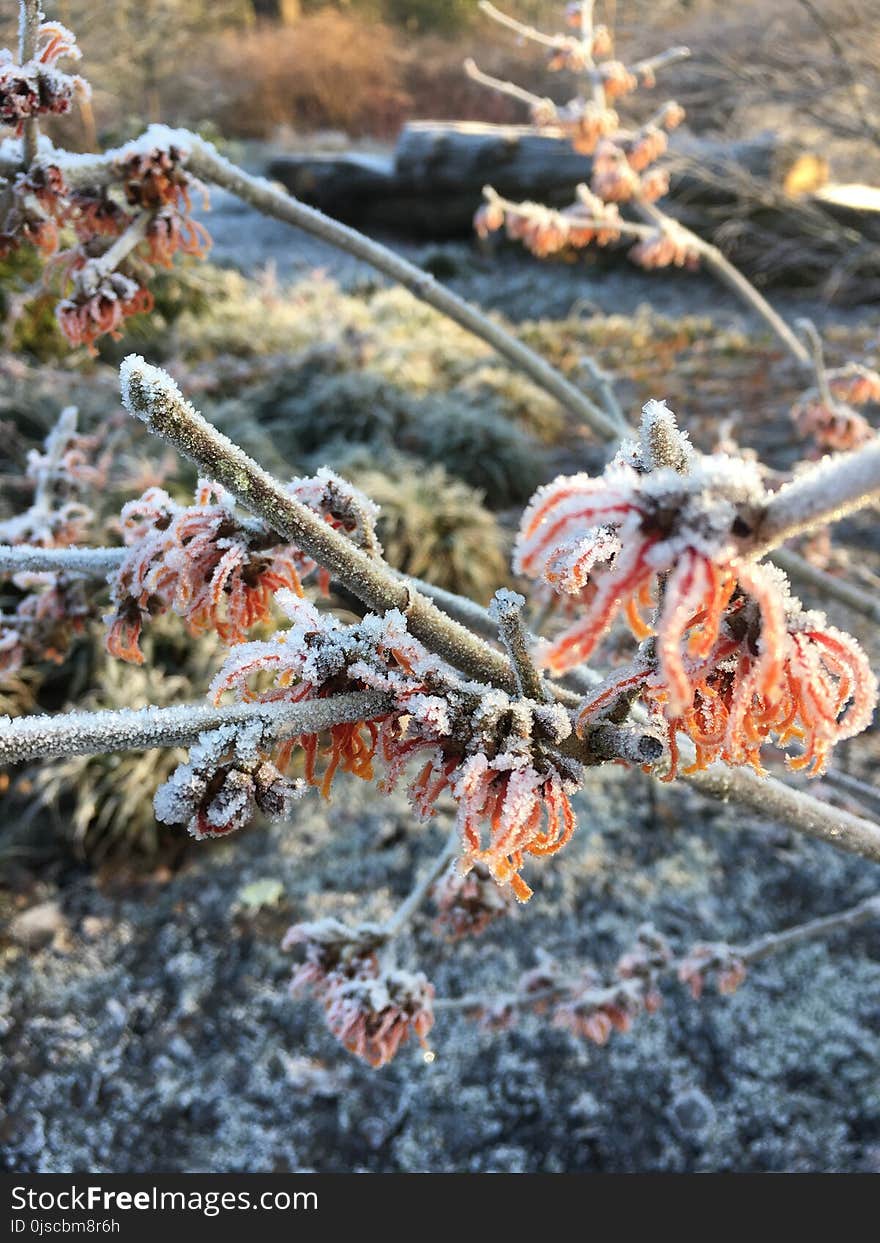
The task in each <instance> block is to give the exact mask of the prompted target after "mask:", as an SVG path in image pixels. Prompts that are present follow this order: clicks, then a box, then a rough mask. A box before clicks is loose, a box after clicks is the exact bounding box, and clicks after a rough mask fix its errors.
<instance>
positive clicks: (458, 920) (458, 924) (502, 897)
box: [432, 859, 513, 941]
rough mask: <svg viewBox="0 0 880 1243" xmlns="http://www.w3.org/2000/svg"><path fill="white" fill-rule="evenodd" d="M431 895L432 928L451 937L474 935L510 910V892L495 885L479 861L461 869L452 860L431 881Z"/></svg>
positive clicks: (456, 862)
mask: <svg viewBox="0 0 880 1243" xmlns="http://www.w3.org/2000/svg"><path fill="white" fill-rule="evenodd" d="M432 896H433V899H434V902H435V904H436V906H437V918H436V920H435V922H434V928H435V931H436V932H438V933H440V934H442V935H445V936H446V937H447V938H448V939H449V940H451V941H459V940H462V939H463V938H464V937H477V936H479V935H480V934H481V933H482V932H485V930H486V929H487V928H488V927H489V926H490V925H491V924H493V923H495V921H496V920H498V919H502V918H503V917H504V916H505V915H508V914H509V913H510V910H511V907H512V905H513V903H512V902H511V895H509V894H508V891H507V890H505V889H504V888H502V887H500V886H499V885H497V884H496V883H495V882H494V881H493V879H492V876H491V874H490V872H489V870H488V868H487V867H486V866H485V865H484V864H482V863H475V864H474V865H473V867H472V868H471V869H470V870H469V871H468V872H467V873H463V872H462V869H461V865H460V864H459V862H458V861H457V860H455V859H454V860H453V861H452V862H451V863H450V864H449V867H448V868H447V869H446V871H445V872H444V873H443V875H442V876H441V877H440V879H439V880H438V881H437V882H436V884H435V885H434V888H433V890H432Z"/></svg>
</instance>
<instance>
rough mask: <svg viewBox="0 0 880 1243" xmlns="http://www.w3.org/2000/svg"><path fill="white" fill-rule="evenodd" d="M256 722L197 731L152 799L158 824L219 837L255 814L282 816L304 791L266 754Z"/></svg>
mask: <svg viewBox="0 0 880 1243" xmlns="http://www.w3.org/2000/svg"><path fill="white" fill-rule="evenodd" d="M264 729H265V727H264V726H263V725H262V724H261V723H260V722H254V723H252V724H250V725H247V726H231V725H225V726H221V727H220V728H219V729H214V730H209V731H206V732H205V733H203V734H201V735H200V737H199V740H198V742H197V743H196V745H195V746H194V747H192V748H191V750H190V753H189V762H188V763H186V764H181V765H179V766H178V767H177V768H176V769H175V770H174V772H173V773H172V774H171V777H170V778H169V779H168V780H167V781H166V782H165V784H164V785H162V786H160V787H159V789H158V790H157V792H156V795H155V798H154V800H153V807H154V810H155V812H156V819H157V820H159V821H160V822H161V823H162V824H171V825H185V826H186V828H187V830H188V832H189V833H190V834H191V836H193V837H195V838H198V839H199V840H201V839H204V838H206V837H225V836H226V835H227V834H229V833H233V832H235V831H236V830H237V829H242V828H245V827H246V826H247V825H249V824H250V823H251V822H252V820H253V819H254V816H255V815H256V813H257V812H258V811H259V812H262V813H263V815H265V816H267V817H269V818H270V819H276V820H277V819H283V818H284V817H286V816H287V815H288V814H289V811H290V808H291V805H292V804H293V802H294V801H295V800H296V799H298V798H301V797H302V795H303V794H305V792H306V785H305V782H302V781H289V780H288V779H287V778H286V777H285V776H283V774H282V773H280V772H279V770H278V769H277V768H276V767H275V765H274V764H273V763H272V762H271V760H270V759H269V756H268V754H267V748H266V746H265V744H264V742H263V733H264Z"/></svg>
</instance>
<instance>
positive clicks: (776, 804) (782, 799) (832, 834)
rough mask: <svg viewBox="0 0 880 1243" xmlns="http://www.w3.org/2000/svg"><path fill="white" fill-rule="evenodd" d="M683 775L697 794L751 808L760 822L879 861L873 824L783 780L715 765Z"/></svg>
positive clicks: (879, 841) (879, 828)
mask: <svg viewBox="0 0 880 1243" xmlns="http://www.w3.org/2000/svg"><path fill="white" fill-rule="evenodd" d="M681 776H682V778H683V780H685V781H687V782H688V783H689V784H690V785H692V786H693V787H694V788H695V789H697V790H699V791H700V793H701V794H708V795H709V796H710V797H712V798H717V799H720V800H721V802H722V803H730V802H735V803H736V804H737V806H739V807H749V808H750V809H751V810H752V811H753V812H755V813H756V814H757V815H758V816H760V817H761V818H762V819H766V820H772V821H773V822H774V823H775V824H786V825H789V826H790V827H791V828H793V829H796V830H797V832H798V833H804V834H805V835H806V836H807V837H813V838H815V839H816V840H817V841H820V842H827V843H828V844H829V845H830V846H836V847H837V849H838V850H843V851H845V852H846V853H847V854H851V855H861V857H862V858H863V859H870V860H872V862H874V863H880V825H878V824H875V823H874V822H873V821H871V820H865V819H863V818H862V817H861V816H854V815H852V814H851V813H850V812H848V811H843V810H841V809H840V808H839V807H831V806H830V805H829V804H828V803H822V802H820V801H819V800H818V799H816V798H813V797H812V796H811V795H809V794H804V793H802V792H801V791H800V790H794V789H792V788H791V786H787V785H785V784H784V783H783V782H781V781H775V780H774V779H773V778H768V777H761V776H759V775H758V773H756V772H753V771H752V769H750V768H737V769H731V768H728V767H726V766H725V765H722V764H713V765H712V767H711V768H707V769H706V770H705V771H704V772H698V773H682V774H681Z"/></svg>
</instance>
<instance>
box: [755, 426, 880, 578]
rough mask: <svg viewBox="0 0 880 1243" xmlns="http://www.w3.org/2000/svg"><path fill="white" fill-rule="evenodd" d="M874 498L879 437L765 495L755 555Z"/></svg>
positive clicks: (879, 475) (878, 489)
mask: <svg viewBox="0 0 880 1243" xmlns="http://www.w3.org/2000/svg"><path fill="white" fill-rule="evenodd" d="M877 500H880V440H876V439H875V440H874V441H872V442H871V443H869V444H867V445H866V446H865V447H864V448H862V449H859V450H857V451H856V452H855V453H841V454H836V455H835V456H833V457H826V458H823V460H822V461H821V462H820V463H819V465H818V466H816V467H813V468H812V469H811V470H808V471H805V472H804V473H803V474H802V475H800V476H799V477H798V478H797V479H795V480H794V481H793V482H792V483H789V484H787V485H786V486H785V487H784V488H780V490H779V491H778V492H777V493H776V494H775V495H774V496H773V497H771V498H770V499H769V501H768V502H767V506H766V510H765V513H764V516H763V519H762V521H761V525H760V528H759V529H758V532H757V540H758V545H759V546H758V548H757V549H754V550H750V551H754V552H756V553H757V554H761V553H764V552H767V551H768V550H769V549H771V548H774V547H775V546H776V545H777V544H781V543H782V542H783V541H784V540H786V539H790V538H791V536H793V535H797V534H799V533H800V532H802V531H809V530H812V529H813V528H815V527H817V526H821V525H822V524H823V523H826V522H837V521H838V520H839V519H841V518H843V517H845V516H846V515H847V514H849V513H853V512H854V511H855V510H857V509H864V508H865V506H867V505H870V504H872V503H874V502H876V501H877Z"/></svg>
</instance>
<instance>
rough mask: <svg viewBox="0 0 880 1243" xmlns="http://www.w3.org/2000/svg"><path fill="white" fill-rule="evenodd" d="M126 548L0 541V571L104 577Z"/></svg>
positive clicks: (116, 565) (114, 565) (117, 565)
mask: <svg viewBox="0 0 880 1243" xmlns="http://www.w3.org/2000/svg"><path fill="white" fill-rule="evenodd" d="M124 557H125V549H124V548H37V547H35V546H34V545H31V544H0V574H42V573H45V572H46V571H52V570H57V571H60V572H63V573H65V574H81V575H83V576H88V577H94V578H103V577H104V575H106V574H111V573H113V571H114V570H117V569H118V568H119V566H120V565H121V564H122V561H123V558H124Z"/></svg>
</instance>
